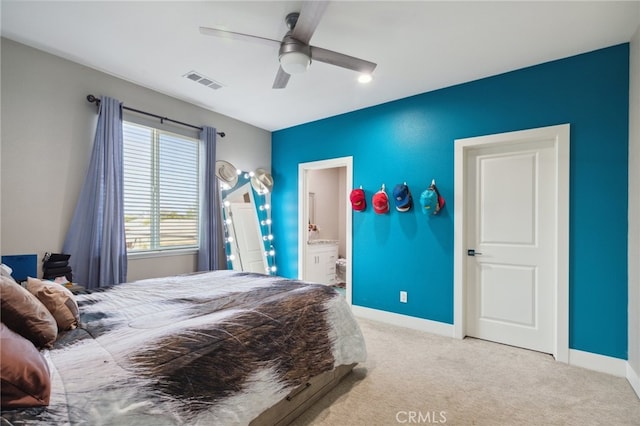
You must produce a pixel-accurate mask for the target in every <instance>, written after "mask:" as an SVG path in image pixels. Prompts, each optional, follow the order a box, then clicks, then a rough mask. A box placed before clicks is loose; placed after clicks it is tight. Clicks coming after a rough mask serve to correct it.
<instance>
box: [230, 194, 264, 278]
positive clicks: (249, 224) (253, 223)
mask: <svg viewBox="0 0 640 426" xmlns="http://www.w3.org/2000/svg"><path fill="white" fill-rule="evenodd" d="M229 211H230V213H231V220H232V226H233V228H234V232H233V233H234V234H235V238H236V239H237V245H236V246H237V250H238V256H239V257H240V261H241V264H242V270H243V271H245V272H257V273H261V274H264V273H265V272H266V263H265V256H264V247H263V245H262V244H260V242H261V241H262V236H261V235H260V225H259V224H258V219H257V218H256V212H255V208H254V206H253V204H252V203H231V204H230V205H229ZM234 269H235V267H234Z"/></svg>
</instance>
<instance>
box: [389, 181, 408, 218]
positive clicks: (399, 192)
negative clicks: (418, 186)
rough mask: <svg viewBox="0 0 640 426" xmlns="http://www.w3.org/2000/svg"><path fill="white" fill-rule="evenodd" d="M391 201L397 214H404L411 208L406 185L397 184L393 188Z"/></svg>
mask: <svg viewBox="0 0 640 426" xmlns="http://www.w3.org/2000/svg"><path fill="white" fill-rule="evenodd" d="M393 201H394V202H395V204H396V210H398V211H399V212H406V211H408V210H409V209H410V208H411V201H412V200H411V192H409V187H408V186H407V184H406V183H399V184H397V185H396V186H395V188H393Z"/></svg>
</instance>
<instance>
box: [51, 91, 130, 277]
mask: <svg viewBox="0 0 640 426" xmlns="http://www.w3.org/2000/svg"><path fill="white" fill-rule="evenodd" d="M122 156H123V154H122V104H121V103H120V102H119V101H118V100H116V99H112V98H109V97H105V96H103V97H102V98H101V99H100V110H99V112H98V125H97V127H96V135H95V139H94V141H93V151H92V153H91V160H90V163H89V170H88V171H87V176H86V179H85V181H84V184H83V186H82V190H81V192H80V198H79V200H78V204H77V206H76V210H75V212H74V214H73V218H72V219H71V225H70V226H69V231H68V232H67V236H66V238H65V241H64V245H63V251H64V253H67V254H70V255H71V258H70V259H69V265H70V266H71V268H72V273H73V281H74V282H76V283H78V284H79V285H83V286H85V287H86V288H96V287H102V286H107V285H112V284H118V283H122V282H125V281H126V280H127V247H126V242H125V234H124V201H123V200H124V194H123V171H122Z"/></svg>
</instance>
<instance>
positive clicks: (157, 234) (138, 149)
mask: <svg viewBox="0 0 640 426" xmlns="http://www.w3.org/2000/svg"><path fill="white" fill-rule="evenodd" d="M123 138H124V148H123V154H124V158H123V161H124V164H123V166H124V211H125V233H126V238H127V250H128V251H129V252H141V251H158V250H171V249H177V248H197V247H198V229H199V226H198V219H199V207H200V206H199V197H198V195H199V141H198V140H197V139H193V138H188V137H185V136H181V135H177V134H174V133H170V132H167V131H164V130H159V129H155V128H152V127H146V126H142V125H139V124H133V123H129V122H125V123H124V124H123Z"/></svg>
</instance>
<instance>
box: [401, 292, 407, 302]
mask: <svg viewBox="0 0 640 426" xmlns="http://www.w3.org/2000/svg"><path fill="white" fill-rule="evenodd" d="M400 302H401V303H407V292H406V291H401V292H400Z"/></svg>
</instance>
